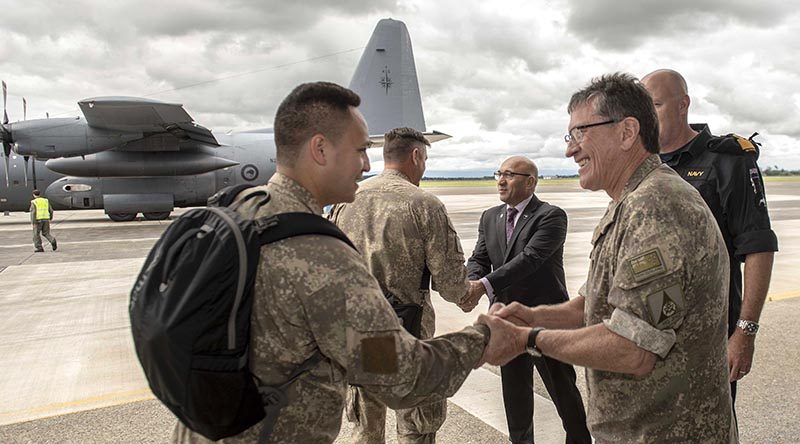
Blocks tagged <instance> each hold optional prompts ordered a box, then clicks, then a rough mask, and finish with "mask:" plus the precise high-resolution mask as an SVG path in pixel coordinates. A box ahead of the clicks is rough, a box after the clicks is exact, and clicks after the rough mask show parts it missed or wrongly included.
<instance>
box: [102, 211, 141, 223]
mask: <svg viewBox="0 0 800 444" xmlns="http://www.w3.org/2000/svg"><path fill="white" fill-rule="evenodd" d="M108 218H109V219H111V220H113V221H114V222H130V221H132V220H134V219H136V213H108Z"/></svg>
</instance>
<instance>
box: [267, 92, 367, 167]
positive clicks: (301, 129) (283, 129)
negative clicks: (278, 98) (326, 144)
mask: <svg viewBox="0 0 800 444" xmlns="http://www.w3.org/2000/svg"><path fill="white" fill-rule="evenodd" d="M360 104H361V98H360V97H358V94H356V93H354V92H353V91H351V90H349V89H347V88H345V87H343V86H339V85H337V84H335V83H331V82H313V83H303V84H301V85H299V86H298V87H296V88H295V89H293V90H292V92H290V93H289V95H288V96H286V98H285V99H283V102H281V104H280V106H279V107H278V111H277V112H276V113H275V125H274V130H275V149H276V152H277V153H276V154H277V162H278V164H281V165H287V166H292V165H294V162H295V161H296V160H297V156H298V153H299V152H300V146H301V145H302V144H303V143H304V142H306V141H307V140H308V139H310V138H311V137H313V136H314V135H315V134H323V135H324V136H325V137H327V138H329V139H331V140H334V141H336V140H338V139H339V138H340V137H341V136H342V134H343V133H344V131H345V129H346V128H347V125H348V124H349V123H350V118H349V108H350V107H354V108H356V107H358V105H360Z"/></svg>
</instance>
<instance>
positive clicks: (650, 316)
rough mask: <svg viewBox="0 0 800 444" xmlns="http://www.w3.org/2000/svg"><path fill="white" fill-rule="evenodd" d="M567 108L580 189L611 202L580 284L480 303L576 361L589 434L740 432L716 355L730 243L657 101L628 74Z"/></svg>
mask: <svg viewBox="0 0 800 444" xmlns="http://www.w3.org/2000/svg"><path fill="white" fill-rule="evenodd" d="M568 111H569V113H570V123H569V125H570V126H569V132H568V136H566V137H565V140H566V141H567V156H569V157H572V158H573V159H574V160H575V162H576V163H577V164H578V165H580V169H579V170H578V174H579V176H580V184H581V187H582V188H584V189H589V190H603V191H605V192H606V193H607V194H608V195H609V197H611V199H612V200H611V203H610V204H609V206H608V209H607V210H606V213H605V215H604V216H603V217H602V219H601V220H600V222H599V224H598V225H597V227H596V228H595V230H594V234H593V236H592V246H593V248H592V252H591V255H590V257H591V264H590V267H589V275H588V277H587V279H586V283H585V284H584V285H583V286H582V287H581V290H580V296H578V297H576V298H573V299H572V300H570V301H569V302H564V303H562V304H558V305H540V306H538V307H532V308H530V307H525V306H524V305H522V304H519V303H518V302H514V303H512V304H510V305H508V306H501V307H499V308H495V306H492V309H490V313H491V314H494V315H495V316H499V317H504V318H506V319H509V320H511V321H515V322H519V323H521V324H522V323H524V324H526V325H527V326H530V327H535V328H527V329H523V333H527V341H526V340H525V339H522V340H520V339H518V340H517V341H518V342H521V344H520V345H518V348H517V350H518V351H520V352H521V351H522V350H525V349H526V346H527V350H528V351H529V353H531V354H533V355H539V354H544V355H547V356H551V357H553V358H555V359H558V360H560V361H563V362H569V363H572V364H574V365H580V366H583V367H585V368H586V386H587V392H588V401H589V402H588V408H587V418H586V419H587V424H588V426H589V430H590V431H591V433H592V437H593V438H594V439H595V442H597V443H598V444H603V443H612V442H615V443H616V442H623V443H633V442H635V443H665V442H692V443H695V442H702V443H715V444H729V443H735V442H738V437H737V434H736V428H735V425H734V421H733V414H732V411H731V399H730V385H729V384H728V371H727V365H726V361H725V355H726V354H725V344H726V342H727V335H726V334H725V333H726V327H727V309H728V306H727V297H728V254H727V252H726V251H725V241H724V240H723V238H722V235H721V234H720V232H719V229H718V228H717V225H716V223H715V221H714V216H713V215H712V214H711V211H710V210H709V209H708V206H707V205H706V204H705V203H704V202H703V199H702V198H701V197H700V194H699V193H698V192H697V191H696V190H695V189H694V188H692V186H691V185H689V184H688V183H686V182H685V181H684V180H683V179H681V178H680V176H678V175H677V174H676V173H675V172H674V171H673V170H672V169H671V168H669V167H668V166H666V165H663V164H662V163H661V159H659V157H658V148H659V145H658V118H657V117H656V112H655V108H654V107H653V102H652V100H651V99H650V95H649V94H648V93H647V91H646V90H645V89H644V87H643V86H642V85H641V84H640V83H639V82H638V81H636V79H635V78H633V76H631V75H629V74H619V73H618V74H611V75H606V76H603V77H601V78H599V79H595V80H594V81H592V83H591V84H590V85H589V86H588V87H586V88H584V89H583V90H581V91H578V92H577V93H575V94H574V95H573V96H572V99H571V100H570V103H569V107H568ZM698 252H699V253H698ZM495 305H500V304H495ZM478 320H479V322H480V321H486V322H488V323H489V325H490V326H491V325H493V324H498V323H501V322H504V321H503V320H498V319H497V318H490V317H487V316H485V315H481V318H479V319H478ZM523 337H524V336H523ZM487 358H488V360H489V362H493V361H494V362H493V363H502V361H503V360H504V359H506V358H507V357H495V356H492V355H491V354H489V355H487ZM501 358H502V359H501Z"/></svg>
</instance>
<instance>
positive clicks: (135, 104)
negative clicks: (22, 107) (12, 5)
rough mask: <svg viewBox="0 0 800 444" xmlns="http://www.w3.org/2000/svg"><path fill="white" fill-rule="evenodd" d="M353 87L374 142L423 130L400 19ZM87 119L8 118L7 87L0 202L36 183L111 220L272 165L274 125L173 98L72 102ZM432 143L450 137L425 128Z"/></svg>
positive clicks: (189, 201)
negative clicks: (215, 118)
mask: <svg viewBox="0 0 800 444" xmlns="http://www.w3.org/2000/svg"><path fill="white" fill-rule="evenodd" d="M350 88H351V89H352V90H354V91H356V92H357V93H358V94H359V95H360V96H361V99H362V102H361V106H360V107H359V109H360V110H361V112H362V113H363V114H364V116H365V118H366V120H367V124H368V126H369V129H370V133H371V134H375V136H371V139H372V140H373V142H375V143H376V145H381V144H382V142H383V133H385V132H386V131H388V130H390V129H392V128H396V127H399V126H408V127H412V128H415V129H417V130H419V131H422V132H423V133H424V132H425V130H426V129H425V118H424V115H423V112H422V101H421V98H420V92H419V83H418V81H417V71H416V66H415V63H414V55H413V51H412V48H411V38H410V37H409V34H408V30H407V29H406V26H405V24H404V23H403V22H401V21H397V20H392V19H383V20H381V21H379V22H378V24H377V26H376V27H375V31H374V32H373V34H372V37H371V38H370V40H369V43H368V44H367V47H366V49H365V50H364V53H363V54H362V56H361V59H360V60H359V62H358V65H357V67H356V70H355V73H354V75H353V78H352V80H351V82H350ZM78 106H79V107H80V109H81V112H82V113H83V118H80V117H74V118H53V119H37V120H27V121H21V122H14V123H9V122H8V116H7V114H6V112H5V109H6V91H5V85H4V88H3V114H4V119H3V124H2V130H0V137H2V145H3V150H2V151H3V152H2V159H1V160H2V163H3V169H2V171H0V211H4V212H8V211H27V210H28V209H29V208H30V200H31V192H32V191H33V190H34V189H39V190H41V191H42V192H43V194H44V195H45V196H46V197H47V198H48V199H49V200H50V202H51V205H52V206H53V208H55V209H70V210H76V209H100V208H102V209H104V210H105V213H106V214H107V215H108V217H109V218H110V219H111V220H114V221H131V220H134V219H135V218H136V216H137V214H138V213H142V214H143V215H144V217H145V219H150V220H160V219H166V218H168V217H169V215H170V213H171V212H172V210H173V209H174V208H175V207H191V206H202V205H205V204H206V200H207V199H208V197H209V196H211V195H212V194H214V193H215V192H216V191H217V190H219V189H221V188H223V187H226V186H229V185H236V184H242V183H252V184H263V183H265V182H266V181H267V179H268V178H269V177H270V176H271V175H272V174H273V173H274V172H275V143H274V134H273V132H272V130H271V129H258V130H251V131H243V132H236V133H228V134H221V133H214V132H212V131H210V130H209V129H207V128H205V127H203V126H201V125H199V124H197V123H195V122H194V120H193V119H192V118H191V116H190V115H189V114H188V113H187V112H186V111H184V109H183V106H182V105H180V104H177V103H165V102H161V101H158V100H151V99H143V98H135V97H97V98H91V99H85V100H81V101H80V102H78ZM425 134H426V137H428V139H429V140H430V141H432V142H434V141H438V140H442V139H446V138H448V137H450V136H448V135H446V134H443V133H439V132H436V131H433V132H430V133H425Z"/></svg>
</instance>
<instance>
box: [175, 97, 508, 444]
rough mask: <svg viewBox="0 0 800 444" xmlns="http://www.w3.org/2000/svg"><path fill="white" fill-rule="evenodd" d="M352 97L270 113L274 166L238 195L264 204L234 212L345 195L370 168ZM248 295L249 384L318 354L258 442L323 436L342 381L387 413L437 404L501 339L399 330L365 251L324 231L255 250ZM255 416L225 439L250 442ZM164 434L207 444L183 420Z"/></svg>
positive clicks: (338, 406)
mask: <svg viewBox="0 0 800 444" xmlns="http://www.w3.org/2000/svg"><path fill="white" fill-rule="evenodd" d="M359 103H360V99H359V97H358V95H356V94H355V93H353V92H352V91H350V90H348V89H346V88H343V87H341V86H338V85H335V84H332V83H326V82H318V83H310V84H303V85H300V86H298V87H297V88H295V90H294V91H292V93H291V94H290V95H289V96H288V97H287V98H286V99H284V101H283V103H282V104H281V105H280V107H279V108H278V111H277V114H276V117H275V143H276V146H277V157H278V162H277V163H278V165H277V172H276V173H275V175H273V176H272V178H270V180H269V183H268V184H267V185H266V186H263V187H256V188H255V189H251V190H246V191H244V192H243V195H242V196H239V199H243V198H244V197H245V196H244V194H248V193H253V192H255V191H258V190H266V191H267V192H269V194H270V196H271V199H270V200H269V201H268V202H266V203H263V202H259V203H255V202H251V201H248V202H247V203H246V204H244V205H242V206H241V207H239V209H238V210H237V211H240V212H241V213H242V214H244V215H246V216H248V217H264V216H270V215H273V214H278V213H284V212H292V211H299V212H306V213H313V214H321V212H322V206H323V205H326V204H332V203H338V202H350V201H352V200H353V198H354V193H355V191H356V189H357V186H358V185H357V182H358V180H359V179H360V178H361V174H362V172H364V171H368V170H369V160H368V158H367V156H366V149H367V147H368V146H369V143H370V142H369V137H368V133H367V126H366V122H365V121H364V118H363V117H362V116H361V113H360V112H359V111H358V110H357V109H356V107H357V106H358V105H359ZM259 200H262V199H252V201H259ZM261 203H263V205H261ZM254 299H255V300H254V306H253V316H252V319H251V331H250V334H251V342H250V344H251V350H250V368H251V371H252V372H253V374H254V376H255V378H256V382H257V383H258V384H259V385H278V384H281V383H283V382H285V381H287V380H288V379H289V375H290V374H291V373H292V372H293V371H294V370H295V369H297V368H298V367H299V366H300V365H301V363H303V362H305V361H306V360H307V359H309V358H310V357H311V356H313V355H314V354H315V353H316V352H318V351H319V352H321V353H322V355H323V357H324V359H323V360H322V361H320V362H319V363H318V364H317V365H316V366H314V367H313V368H312V369H311V370H310V372H308V373H306V374H304V375H303V376H301V377H300V378H298V379H297V380H296V381H295V382H294V383H293V384H291V385H290V386H289V387H288V389H287V397H288V405H287V406H286V407H284V408H283V409H282V410H281V412H280V414H279V416H278V418H277V421H276V423H275V424H274V429H273V431H272V433H271V435H270V436H269V437H268V438H267V439H265V440H261V441H260V442H269V443H292V444H296V443H331V442H333V441H334V439H335V438H336V436H337V434H338V433H339V428H340V426H341V421H342V409H343V406H344V400H345V394H346V391H347V385H348V383H349V384H356V385H359V386H362V387H364V388H365V389H366V390H368V391H370V392H371V393H372V394H374V395H375V396H376V397H377V398H378V399H380V400H381V401H382V402H384V403H386V404H387V405H389V406H390V407H392V408H401V407H403V408H407V407H412V406H415V405H418V404H420V403H423V402H431V401H438V400H441V399H444V398H445V397H447V396H451V395H452V394H453V393H455V391H456V390H457V389H458V388H459V387H460V386H461V384H462V383H463V381H464V379H465V378H466V376H467V374H468V373H469V371H470V369H472V368H473V367H474V366H475V365H476V364H477V363H478V362H479V359H480V358H481V355H482V353H483V351H484V348H485V346H486V344H487V343H488V347H486V348H487V349H490V348H491V349H494V348H498V347H499V348H503V347H507V345H505V344H508V343H509V334H510V330H509V329H505V330H503V329H500V330H496V331H494V330H493V331H492V334H491V338H490V335H489V329H488V328H486V326H482V325H478V326H473V327H467V328H465V329H463V330H462V331H460V332H457V333H453V334H449V335H444V336H441V337H439V338H436V339H432V340H428V341H421V340H417V339H416V338H414V337H413V336H411V335H409V334H408V333H407V332H406V331H405V330H403V329H402V327H401V326H400V324H399V322H398V320H397V318H396V316H395V314H394V311H393V310H392V308H391V306H390V305H389V303H388V302H387V301H386V298H385V297H384V296H383V294H382V292H381V289H380V286H379V285H378V283H377V282H376V281H375V278H373V277H372V276H371V275H370V274H369V270H368V268H367V266H366V264H365V263H364V260H363V258H362V257H361V256H360V255H359V254H358V253H357V252H355V251H354V250H352V249H351V248H350V247H348V246H347V245H345V244H344V243H343V242H341V241H340V240H338V239H335V238H332V237H328V236H319V235H308V236H299V237H293V238H289V239H285V240H283V241H279V242H276V243H273V244H270V245H268V246H265V247H264V248H262V249H261V261H260V263H259V269H258V274H257V277H256V283H255V298H254ZM418 375H425V377H424V378H420V377H419V376H418ZM262 423H263V421H262ZM262 423H259V424H257V425H255V426H253V427H251V428H250V429H248V430H246V431H244V432H242V433H241V434H239V435H237V436H234V437H230V438H226V439H224V440H223V441H224V442H226V443H252V442H256V441H258V440H259V433H260V431H261V429H262ZM173 441H174V442H187V443H200V442H207V440H206V439H205V438H204V437H202V436H201V435H199V434H197V433H194V432H192V431H191V430H189V429H188V428H186V427H185V426H184V425H183V424H182V423H178V424H177V426H176V428H175V431H174V433H173Z"/></svg>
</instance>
